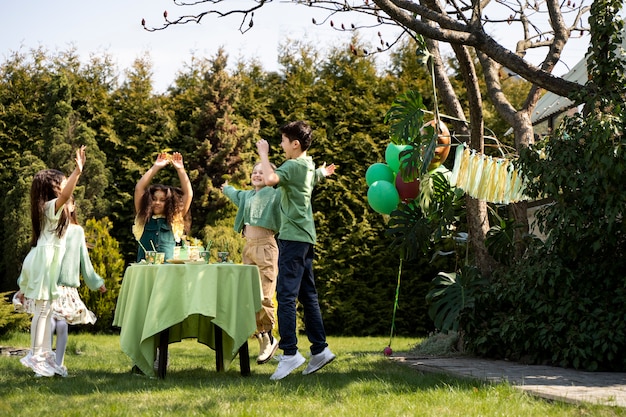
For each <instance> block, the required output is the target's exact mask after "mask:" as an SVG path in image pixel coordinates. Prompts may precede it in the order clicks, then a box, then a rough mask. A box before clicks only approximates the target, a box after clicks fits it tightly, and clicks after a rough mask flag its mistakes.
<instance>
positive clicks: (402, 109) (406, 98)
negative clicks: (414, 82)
mask: <svg viewBox="0 0 626 417" xmlns="http://www.w3.org/2000/svg"><path fill="white" fill-rule="evenodd" d="M424 109H425V107H424V103H423V102H422V96H421V95H420V93H418V92H417V91H413V90H408V91H407V92H406V93H404V94H401V95H400V96H398V98H396V99H395V100H394V102H393V104H392V105H391V108H390V109H389V111H388V112H387V114H385V123H389V125H390V126H389V129H390V131H389V133H390V136H391V141H392V142H393V143H395V144H396V145H407V144H410V143H412V142H415V141H416V140H418V139H419V138H420V136H421V135H420V129H421V128H422V125H423V124H424Z"/></svg>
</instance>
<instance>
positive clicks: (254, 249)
mask: <svg viewBox="0 0 626 417" xmlns="http://www.w3.org/2000/svg"><path fill="white" fill-rule="evenodd" d="M245 239H246V244H245V245H244V247H243V251H242V258H243V263H244V264H246V265H256V266H258V267H259V272H260V273H261V288H262V290H263V301H262V305H263V308H262V309H261V310H260V311H258V312H257V314H256V328H257V332H258V333H261V332H269V331H271V330H272V329H273V328H274V323H276V317H275V313H274V302H273V301H272V300H273V298H274V293H275V292H276V278H277V277H278V245H277V244H276V239H274V236H268V237H259V238H250V237H246V238H245Z"/></svg>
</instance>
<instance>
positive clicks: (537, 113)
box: [530, 28, 626, 125]
mask: <svg viewBox="0 0 626 417" xmlns="http://www.w3.org/2000/svg"><path fill="white" fill-rule="evenodd" d="M622 48H623V49H626V28H625V29H623V30H622ZM563 78H564V79H566V80H568V81H573V82H577V83H578V84H581V85H584V84H586V83H587V57H586V56H585V58H583V59H581V60H580V62H578V63H577V64H576V65H574V67H573V68H572V69H571V70H570V71H569V72H568V73H567V74H565V75H564V76H563ZM572 107H574V103H573V102H572V101H571V100H570V99H568V98H565V97H561V96H559V95H557V94H554V93H552V92H550V91H548V92H547V93H546V94H544V95H543V96H541V98H540V99H539V100H538V101H537V105H536V106H535V110H534V111H533V114H532V115H531V118H530V119H531V121H532V123H533V125H535V124H537V123H541V122H543V121H544V120H546V119H547V118H549V117H550V116H552V115H554V114H557V113H561V112H563V111H565V110H567V109H570V108H572Z"/></svg>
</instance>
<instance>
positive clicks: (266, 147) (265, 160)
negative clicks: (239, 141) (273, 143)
mask: <svg viewBox="0 0 626 417" xmlns="http://www.w3.org/2000/svg"><path fill="white" fill-rule="evenodd" d="M256 147H257V150H258V152H259V159H260V160H261V169H262V170H263V180H265V185H268V186H270V187H273V186H274V185H276V184H278V183H279V182H280V177H279V176H278V175H276V173H275V172H274V169H273V168H272V164H271V163H270V159H269V152H270V144H269V143H268V142H267V141H266V140H265V139H261V140H259V141H258V142H257V143H256Z"/></svg>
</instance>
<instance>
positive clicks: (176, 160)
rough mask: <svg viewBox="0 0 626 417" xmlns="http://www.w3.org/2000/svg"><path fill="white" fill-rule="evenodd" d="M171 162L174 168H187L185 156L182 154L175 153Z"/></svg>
mask: <svg viewBox="0 0 626 417" xmlns="http://www.w3.org/2000/svg"><path fill="white" fill-rule="evenodd" d="M171 161H172V165H174V168H177V169H178V168H185V165H184V164H183V156H182V155H181V154H180V152H174V154H173V155H172V158H171Z"/></svg>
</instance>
